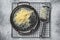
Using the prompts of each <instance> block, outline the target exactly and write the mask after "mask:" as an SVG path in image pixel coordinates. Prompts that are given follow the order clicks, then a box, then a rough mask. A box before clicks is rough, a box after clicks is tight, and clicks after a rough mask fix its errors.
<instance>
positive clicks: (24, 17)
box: [14, 8, 33, 25]
mask: <svg viewBox="0 0 60 40" xmlns="http://www.w3.org/2000/svg"><path fill="white" fill-rule="evenodd" d="M32 12H33V11H32V10H30V11H29V10H27V9H25V8H21V10H20V11H18V12H17V13H16V16H15V17H14V20H15V23H16V24H18V25H20V24H27V25H29V22H30V20H29V17H30V16H31V14H32Z"/></svg>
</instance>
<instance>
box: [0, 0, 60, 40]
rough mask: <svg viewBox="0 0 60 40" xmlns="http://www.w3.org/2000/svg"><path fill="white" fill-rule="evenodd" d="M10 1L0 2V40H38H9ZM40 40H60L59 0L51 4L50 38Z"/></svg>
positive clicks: (20, 39) (35, 39)
mask: <svg viewBox="0 0 60 40" xmlns="http://www.w3.org/2000/svg"><path fill="white" fill-rule="evenodd" d="M11 2H12V1H11V0H0V40H40V39H39V38H28V39H26V38H11V24H10V21H9V20H10V13H11ZM41 40H60V0H57V1H56V0H54V3H53V2H52V12H51V38H45V39H42V38H41Z"/></svg>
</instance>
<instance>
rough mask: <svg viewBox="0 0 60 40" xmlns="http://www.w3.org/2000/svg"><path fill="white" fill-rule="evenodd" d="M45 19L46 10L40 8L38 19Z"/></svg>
mask: <svg viewBox="0 0 60 40" xmlns="http://www.w3.org/2000/svg"><path fill="white" fill-rule="evenodd" d="M46 17H47V9H46V8H43V7H42V8H41V9H40V18H42V19H46Z"/></svg>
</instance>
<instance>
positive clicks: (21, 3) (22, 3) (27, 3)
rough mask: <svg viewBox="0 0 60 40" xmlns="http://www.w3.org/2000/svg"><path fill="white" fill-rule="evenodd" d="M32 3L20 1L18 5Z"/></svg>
mask: <svg viewBox="0 0 60 40" xmlns="http://www.w3.org/2000/svg"><path fill="white" fill-rule="evenodd" d="M22 4H23V5H30V3H29V2H19V3H17V5H22Z"/></svg>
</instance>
